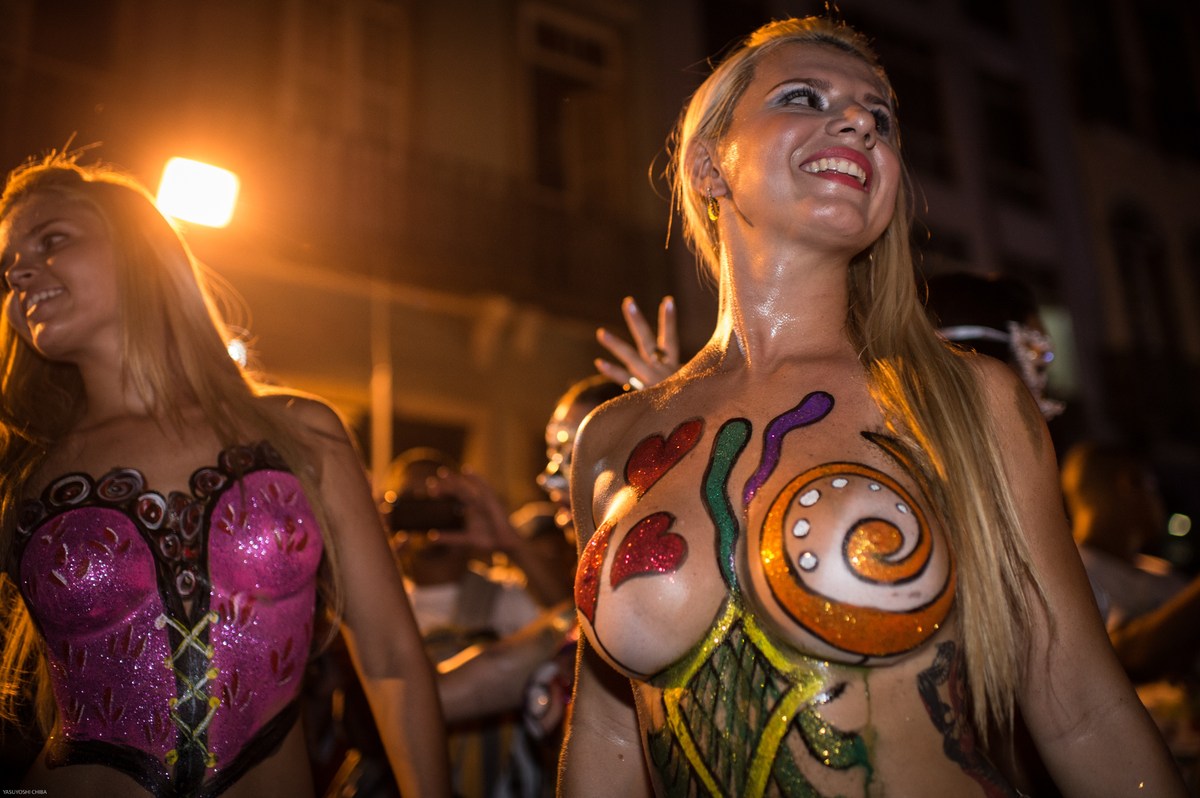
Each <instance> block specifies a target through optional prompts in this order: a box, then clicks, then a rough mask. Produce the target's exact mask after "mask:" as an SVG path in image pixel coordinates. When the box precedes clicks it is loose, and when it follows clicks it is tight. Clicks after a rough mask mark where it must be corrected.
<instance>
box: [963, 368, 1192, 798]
mask: <svg viewBox="0 0 1200 798" xmlns="http://www.w3.org/2000/svg"><path fill="white" fill-rule="evenodd" d="M979 361H980V362H979V363H978V369H979V374H980V378H981V384H982V388H983V391H984V394H985V400H986V403H987V406H988V408H989V409H990V411H991V414H992V417H993V423H994V425H995V430H996V434H997V437H998V439H999V442H1000V446H1001V451H1002V455H1003V458H1004V466H1005V471H1006V473H1007V475H1008V478H1009V480H1010V482H1011V484H1012V489H1013V498H1014V500H1015V502H1016V506H1017V513H1018V519H1019V521H1020V524H1021V528H1022V530H1023V532H1024V536H1025V540H1026V543H1027V545H1028V547H1029V551H1030V555H1031V557H1032V560H1033V565H1034V568H1035V569H1036V571H1037V574H1038V576H1039V579H1040V580H1041V584H1042V587H1043V590H1044V591H1045V596H1046V604H1047V606H1046V610H1045V611H1044V612H1043V611H1042V609H1041V607H1040V604H1039V603H1038V602H1037V600H1036V599H1034V611H1033V623H1032V628H1031V630H1030V640H1029V643H1030V645H1029V647H1028V652H1029V653H1028V656H1027V659H1026V673H1025V677H1024V678H1023V679H1022V680H1021V683H1020V684H1019V685H1018V688H1017V701H1018V703H1019V704H1020V707H1021V711H1022V713H1023V714H1024V716H1025V719H1026V722H1027V723H1028V725H1029V729H1030V732H1031V733H1032V735H1033V738H1034V742H1035V743H1036V745H1037V748H1038V751H1039V752H1040V754H1041V756H1042V758H1043V760H1044V761H1045V763H1046V766H1047V768H1048V769H1049V771H1050V773H1051V775H1052V776H1053V778H1054V780H1055V782H1056V784H1057V785H1058V787H1059V789H1060V790H1061V791H1062V792H1063V794H1064V795H1067V796H1096V795H1105V796H1120V795H1131V796H1133V795H1137V796H1147V795H1154V796H1183V795H1184V794H1185V793H1184V787H1183V783H1182V781H1181V780H1180V776H1179V772H1178V770H1177V768H1176V767H1175V765H1174V763H1173V761H1172V760H1171V757H1170V754H1169V753H1168V752H1167V748H1166V746H1165V745H1164V744H1163V741H1162V737H1161V736H1160V735H1159V733H1158V730H1157V728H1156V727H1155V726H1154V723H1153V721H1152V720H1151V719H1150V716H1149V715H1148V714H1147V713H1146V711H1145V709H1144V708H1143V707H1142V704H1141V702H1140V701H1139V700H1138V697H1137V694H1136V693H1135V692H1134V691H1133V688H1132V686H1131V685H1130V683H1129V679H1128V678H1127V677H1126V675H1125V673H1124V671H1123V670H1122V669H1121V666H1120V664H1119V663H1118V662H1117V659H1116V656H1115V655H1114V653H1113V650H1112V646H1111V645H1110V644H1109V641H1108V636H1107V634H1106V633H1105V631H1104V627H1103V625H1102V624H1101V622H1100V616H1099V613H1098V612H1097V611H1096V607H1095V603H1094V600H1093V598H1092V593H1091V588H1090V587H1089V584H1088V581H1087V576H1086V575H1085V573H1084V570H1083V566H1082V564H1081V563H1080V560H1079V553H1078V550H1077V549H1076V548H1075V543H1074V541H1073V540H1072V539H1071V536H1070V533H1069V531H1068V527H1067V523H1066V517H1065V515H1064V511H1063V502H1062V496H1061V494H1060V493H1059V489H1058V472H1057V464H1056V461H1055V457H1054V449H1053V446H1052V445H1051V442H1050V437H1049V434H1048V433H1047V431H1046V426H1045V423H1044V422H1043V421H1042V418H1041V415H1040V414H1039V412H1038V409H1037V406H1036V405H1035V404H1034V403H1033V400H1032V398H1031V397H1030V396H1029V393H1028V391H1027V390H1026V389H1025V387H1024V386H1023V385H1022V384H1021V383H1020V381H1019V380H1018V379H1017V377H1016V375H1015V374H1013V373H1012V372H1011V371H1010V370H1009V369H1008V368H1007V367H1005V366H1003V365H1001V364H1000V363H999V362H992V361H987V359H986V358H980V359H979ZM984 361H987V362H984Z"/></svg>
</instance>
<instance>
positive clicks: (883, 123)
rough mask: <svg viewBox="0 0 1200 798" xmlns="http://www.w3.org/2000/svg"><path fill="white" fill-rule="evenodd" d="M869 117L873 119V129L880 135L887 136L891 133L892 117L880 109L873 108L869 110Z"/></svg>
mask: <svg viewBox="0 0 1200 798" xmlns="http://www.w3.org/2000/svg"><path fill="white" fill-rule="evenodd" d="M871 116H873V117H875V129H876V130H878V131H879V132H880V134H882V135H884V136H887V135H890V134H891V132H892V115H891V114H890V113H888V112H887V111H885V110H883V109H882V108H874V109H872V110H871Z"/></svg>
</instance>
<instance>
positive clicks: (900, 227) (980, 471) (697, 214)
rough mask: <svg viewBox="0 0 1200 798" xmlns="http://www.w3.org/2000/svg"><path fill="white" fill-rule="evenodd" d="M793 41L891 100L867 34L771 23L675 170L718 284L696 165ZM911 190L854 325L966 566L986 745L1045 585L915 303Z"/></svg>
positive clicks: (855, 280)
mask: <svg viewBox="0 0 1200 798" xmlns="http://www.w3.org/2000/svg"><path fill="white" fill-rule="evenodd" d="M792 43H806V44H817V45H822V46H828V47H833V48H836V49H838V50H840V51H842V52H846V53H849V54H851V55H854V56H856V57H858V58H861V59H862V60H863V61H864V62H866V63H867V64H868V65H869V66H870V67H871V68H872V69H873V70H874V71H875V73H876V74H877V75H878V77H879V79H880V81H881V82H882V84H883V86H884V87H885V88H886V89H887V91H888V93H889V94H892V89H891V83H890V82H889V81H888V79H887V75H886V74H885V73H884V71H883V68H882V66H881V65H880V63H879V60H878V58H877V57H876V56H875V54H874V52H873V51H872V50H871V47H870V45H869V43H868V41H867V40H866V38H865V37H864V36H863V35H862V34H860V33H858V32H857V31H855V30H853V29H851V28H850V27H848V26H846V25H845V24H843V23H839V22H835V21H832V20H830V19H827V18H824V17H806V18H802V19H800V18H797V19H787V20H782V21H777V22H772V23H770V24H767V25H764V26H763V27H762V28H760V29H758V30H757V31H755V32H754V33H752V34H751V35H750V36H749V37H748V38H747V39H746V41H745V42H744V43H743V44H742V45H741V46H740V47H739V48H737V49H736V50H734V51H733V52H732V53H731V54H730V55H729V56H727V57H726V58H725V59H724V60H723V61H722V62H721V63H720V64H719V65H718V66H717V67H716V68H715V69H714V70H713V72H712V74H711V75H710V76H709V77H708V78H707V79H706V80H705V81H704V83H703V84H702V85H701V86H700V87H699V89H697V90H696V92H695V93H694V94H693V95H692V99H691V100H690V102H689V103H688V105H687V107H686V108H685V109H684V112H683V114H682V116H681V117H680V121H679V123H678V125H677V127H676V129H675V131H674V133H673V134H672V140H671V147H672V158H671V164H670V166H669V175H668V176H669V178H670V180H671V184H672V191H673V204H674V207H675V209H676V211H677V212H678V213H679V214H680V216H681V217H682V221H683V232H684V237H685V238H686V239H687V241H688V243H689V244H690V245H691V247H692V249H693V251H694V252H695V253H696V255H697V257H698V258H699V259H700V261H701V263H702V264H703V265H704V266H705V267H706V268H707V270H708V272H709V274H710V275H711V276H712V277H713V278H714V279H717V278H718V275H719V274H720V241H719V240H718V232H717V228H716V226H715V225H712V224H710V222H709V219H708V216H707V208H706V199H707V198H706V196H705V194H704V192H703V190H702V187H701V186H699V185H696V184H695V183H694V179H693V175H692V173H691V170H690V169H689V158H690V157H691V153H692V150H693V148H694V147H695V146H697V144H704V145H706V146H708V147H710V150H711V151H713V152H715V151H716V145H717V144H718V143H719V142H720V140H721V137H722V136H723V135H724V134H725V133H726V132H727V131H728V129H729V127H730V124H731V122H732V119H733V111H734V108H735V106H736V105H737V103H738V100H739V99H740V98H741V96H742V94H743V93H744V92H745V90H746V87H747V86H748V85H749V84H750V82H751V80H752V79H753V77H754V70H755V67H756V65H757V64H758V62H759V61H760V60H761V59H762V58H763V57H764V56H765V55H766V54H767V53H769V52H771V51H773V50H775V49H777V48H779V47H781V46H783V45H787V44H792ZM892 100H893V102H894V100H895V98H894V94H893V96H892ZM896 142H897V143H896V146H897V148H899V139H898V138H897V140H896ZM907 186H908V178H907V174H905V187H906V190H902V191H900V192H899V194H898V196H897V200H896V207H895V210H894V213H893V216H892V219H891V222H890V224H889V225H888V227H887V229H886V230H885V231H884V233H883V235H882V236H880V238H879V239H878V240H877V241H875V242H874V243H873V244H872V245H871V247H870V248H868V249H867V250H866V251H864V252H862V253H860V254H859V255H858V256H857V257H855V258H854V259H853V260H852V262H851V264H850V270H849V277H848V283H849V285H848V288H849V308H848V316H847V329H848V333H849V335H850V339H851V341H852V342H853V343H854V345H855V347H856V348H857V349H858V350H859V358H860V360H861V362H862V363H863V365H864V367H865V368H866V369H867V372H868V375H869V380H870V386H871V392H872V395H873V397H874V399H875V401H876V403H877V404H878V405H879V407H880V409H881V410H882V412H883V415H884V418H885V419H886V421H887V424H888V426H889V428H890V430H891V431H892V432H893V433H894V434H895V435H897V436H898V437H899V438H900V440H901V441H902V443H903V444H904V445H905V448H906V449H907V450H908V452H909V454H910V455H911V456H912V457H913V458H914V460H915V461H916V463H917V465H918V468H919V469H920V471H921V472H922V473H921V474H920V475H918V476H920V477H922V481H923V482H924V483H925V484H926V485H928V486H929V489H930V491H931V493H932V494H933V495H932V496H931V499H932V501H933V503H934V505H935V508H936V509H938V510H939V511H940V515H941V520H942V522H943V525H944V527H945V529H946V531H947V535H948V538H949V541H950V546H951V549H952V551H953V553H954V556H955V559H956V562H957V563H958V567H959V571H960V574H961V578H960V579H959V582H958V584H959V588H958V597H957V598H958V603H959V614H960V617H961V619H962V637H963V648H964V656H965V658H966V665H967V674H968V678H969V680H970V684H971V697H972V700H973V710H972V712H973V714H972V717H973V720H974V723H975V726H976V728H977V729H978V731H979V732H980V734H981V735H983V736H984V737H986V734H987V728H988V723H989V720H990V719H994V720H996V721H998V722H1000V723H1001V724H1008V723H1009V722H1010V721H1011V719H1012V716H1013V698H1014V692H1015V689H1016V685H1017V684H1018V683H1019V681H1020V679H1021V677H1022V668H1023V661H1022V653H1023V652H1024V651H1025V648H1026V646H1025V645H1024V643H1025V641H1026V639H1027V634H1028V629H1029V626H1030V622H1031V618H1032V615H1033V613H1034V612H1035V610H1036V609H1037V608H1035V606H1034V604H1033V601H1032V599H1031V598H1030V597H1031V596H1038V597H1041V589H1040V586H1039V584H1038V581H1037V579H1036V574H1035V572H1034V568H1033V564H1032V561H1031V557H1030V554H1029V550H1028V547H1027V546H1026V544H1025V542H1024V537H1023V536H1022V534H1021V532H1020V528H1019V527H1020V524H1019V521H1018V518H1017V513H1016V508H1015V505H1014V503H1013V497H1012V492H1011V490H1010V489H1009V486H1008V480H1007V479H1006V478H1005V473H1004V467H1003V461H1002V458H1001V454H1000V449H999V446H998V443H997V441H996V437H995V435H994V434H993V432H992V430H991V426H990V424H989V423H988V421H987V416H986V412H985V409H984V402H983V398H982V395H981V392H980V390H979V386H978V385H977V382H976V379H975V378H974V376H973V374H972V373H971V369H970V366H969V364H968V363H967V362H966V360H965V359H964V357H963V356H962V355H959V354H957V353H956V352H954V351H952V350H951V349H949V348H948V347H946V346H945V345H944V344H943V343H942V341H941V340H940V339H939V338H938V337H937V335H936V333H935V331H934V329H933V327H932V325H931V324H930V322H929V320H928V318H927V317H926V315H925V313H924V310H923V308H922V307H921V304H920V301H919V298H918V294H917V288H916V280H915V268H914V265H913V255H912V250H911V247H910V242H909V226H910V224H911V222H912V218H911V208H910V200H909V197H908V191H907ZM1031 589H1032V590H1031ZM1042 601H1043V602H1044V599H1042Z"/></svg>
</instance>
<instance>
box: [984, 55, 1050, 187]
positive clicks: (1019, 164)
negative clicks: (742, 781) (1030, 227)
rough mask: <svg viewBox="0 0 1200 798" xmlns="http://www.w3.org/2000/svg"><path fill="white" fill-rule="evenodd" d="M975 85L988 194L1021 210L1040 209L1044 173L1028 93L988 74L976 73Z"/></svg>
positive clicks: (1003, 79)
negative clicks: (977, 95)
mask: <svg viewBox="0 0 1200 798" xmlns="http://www.w3.org/2000/svg"><path fill="white" fill-rule="evenodd" d="M976 85H977V86H978V87H979V107H980V116H981V119H980V123H981V125H982V129H983V142H984V149H983V157H984V158H985V164H984V169H985V174H986V179H987V182H988V188H989V190H990V191H991V193H992V195H993V196H995V197H997V198H1000V199H1004V200H1008V201H1010V202H1013V203H1016V204H1018V205H1021V206H1022V207H1025V208H1030V209H1037V208H1040V207H1041V206H1042V203H1043V200H1044V197H1043V184H1042V175H1043V170H1042V169H1041V166H1040V164H1039V159H1038V156H1037V150H1036V147H1035V144H1034V138H1033V119H1032V116H1031V114H1030V109H1029V95H1028V91H1027V90H1026V88H1025V86H1023V85H1022V84H1020V83H1018V82H1016V81H1013V80H1009V79H1006V78H1001V77H998V76H996V75H989V74H987V73H979V75H978V76H977V79H976Z"/></svg>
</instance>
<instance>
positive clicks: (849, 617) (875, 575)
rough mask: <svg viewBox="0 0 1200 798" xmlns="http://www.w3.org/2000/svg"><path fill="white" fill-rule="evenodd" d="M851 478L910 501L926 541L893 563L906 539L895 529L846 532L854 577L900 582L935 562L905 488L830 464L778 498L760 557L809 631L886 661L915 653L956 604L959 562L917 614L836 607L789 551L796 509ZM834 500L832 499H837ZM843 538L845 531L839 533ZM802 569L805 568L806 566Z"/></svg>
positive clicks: (880, 526)
mask: <svg viewBox="0 0 1200 798" xmlns="http://www.w3.org/2000/svg"><path fill="white" fill-rule="evenodd" d="M837 477H846V478H860V479H865V480H869V484H870V485H880V486H881V488H882V486H886V489H887V490H888V491H889V492H891V493H892V494H894V495H895V496H896V497H897V498H900V499H902V500H903V504H905V505H906V506H907V507H908V508H909V509H910V510H911V511H912V517H913V518H914V519H915V520H916V522H917V530H918V538H917V541H916V543H915V545H914V547H913V550H912V551H911V552H910V553H909V554H908V555H907V556H906V557H904V558H903V559H901V560H898V561H892V560H890V559H887V556H889V555H893V554H895V553H896V552H898V551H899V550H900V547H901V546H902V545H903V542H904V540H903V534H902V533H901V532H900V530H899V529H898V528H896V527H895V526H894V525H893V524H891V523H889V522H887V521H884V520H880V519H868V520H865V521H862V522H860V523H858V524H856V525H855V526H854V527H853V528H851V529H848V530H844V531H842V534H844V535H845V537H846V543H845V548H844V550H845V556H846V557H847V564H848V565H849V566H850V568H851V573H852V574H853V575H855V576H857V577H858V578H859V579H862V580H864V581H868V582H872V583H877V584H881V583H882V584H897V583H900V582H904V581H907V580H910V579H912V578H913V577H914V576H916V575H917V574H920V573H921V572H922V571H923V570H924V569H925V567H926V566H927V564H928V563H929V561H930V558H931V556H932V551H933V549H932V547H933V540H932V536H931V534H930V531H929V528H928V524H927V522H926V520H925V517H924V515H923V513H921V512H920V511H919V509H918V508H917V505H915V504H914V503H913V502H912V500H911V498H910V497H909V496H908V494H907V492H906V491H905V490H904V488H903V487H902V486H901V485H900V484H899V483H897V482H896V481H895V480H893V479H891V478H890V477H888V476H887V475H885V474H883V473H881V472H879V471H876V470H875V469H873V468H870V467H868V466H863V465H859V464H857V463H829V464H826V465H822V466H817V467H816V468H813V469H810V470H808V471H806V472H804V473H803V474H800V475H799V476H797V477H795V478H794V479H792V481H791V482H789V483H788V484H787V485H786V486H785V487H784V488H783V489H782V490H781V491H780V493H779V494H778V496H777V497H776V498H775V500H774V501H773V502H772V504H771V507H770V509H769V510H768V512H767V517H766V519H765V520H764V522H763V526H762V537H761V541H760V551H759V556H760V560H761V562H762V565H763V573H764V576H765V577H766V580H767V584H768V585H769V586H770V588H771V593H772V595H773V596H774V597H775V599H776V601H778V602H779V606H780V607H781V608H782V609H783V610H784V611H785V612H787V614H788V616H789V617H791V619H792V620H793V621H795V622H796V623H797V624H798V625H799V626H800V627H801V628H803V629H805V630H807V631H808V632H810V633H812V634H813V635H815V636H816V637H818V638H819V639H821V640H823V641H825V642H826V643H828V644H830V645H832V646H835V647H836V648H838V649H840V650H842V651H846V652H849V653H853V654H859V655H863V656H868V657H871V656H875V657H885V656H891V655H894V654H900V653H903V652H905V651H909V650H911V649H913V648H915V647H916V646H918V645H920V644H921V643H922V642H924V641H925V640H926V639H928V637H929V636H930V635H931V634H933V630H934V629H935V628H936V625H937V624H939V623H940V622H941V621H942V620H944V618H945V617H946V615H947V614H948V613H949V612H950V608H951V606H952V604H953V602H954V586H955V572H954V567H953V563H952V562H951V564H950V566H949V569H948V572H947V576H946V580H945V582H944V583H943V584H942V585H941V586H940V587H939V588H938V590H937V592H936V593H935V594H934V595H932V596H930V597H929V599H928V600H927V601H925V602H923V603H922V604H921V605H920V606H917V607H914V608H912V609H910V610H900V611H894V610H885V609H881V608H877V607H870V606H860V605H856V604H850V603H848V602H842V601H836V600H833V599H831V598H829V597H826V596H822V595H821V594H819V593H816V592H815V591H813V590H812V589H811V588H809V587H808V585H806V584H805V582H804V581H803V580H802V579H801V578H800V577H801V572H800V571H797V570H796V569H795V568H794V566H793V565H792V563H791V562H790V560H789V558H788V556H787V554H786V551H785V548H784V546H785V540H784V535H783V527H784V523H785V518H786V515H787V511H788V508H789V507H790V506H791V505H792V502H793V500H794V498H795V497H796V496H797V495H804V494H805V492H806V491H809V490H810V486H812V485H813V484H814V483H816V482H818V481H819V480H823V479H829V478H837ZM830 501H832V499H830ZM832 531H833V532H836V531H837V530H832ZM801 567H803V566H802V565H801Z"/></svg>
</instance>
